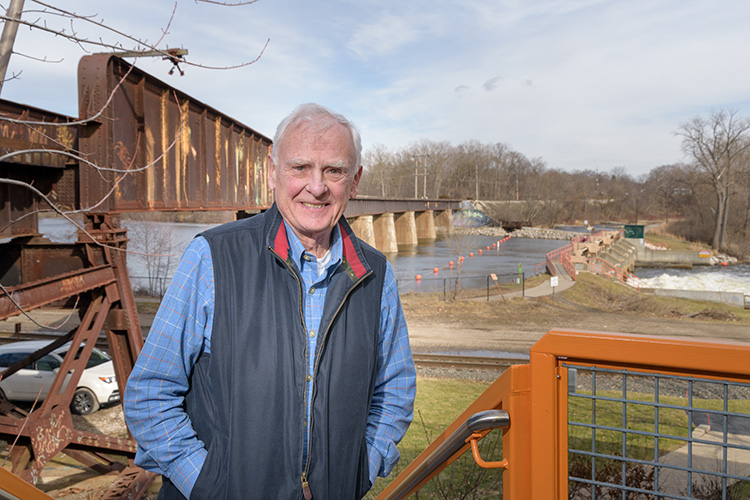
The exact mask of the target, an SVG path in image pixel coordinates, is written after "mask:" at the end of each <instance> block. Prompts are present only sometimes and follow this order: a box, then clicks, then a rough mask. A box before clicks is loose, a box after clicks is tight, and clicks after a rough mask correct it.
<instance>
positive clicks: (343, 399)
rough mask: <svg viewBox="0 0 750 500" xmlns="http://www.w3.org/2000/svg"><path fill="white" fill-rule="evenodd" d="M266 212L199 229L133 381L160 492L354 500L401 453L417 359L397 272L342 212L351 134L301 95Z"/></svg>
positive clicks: (354, 140) (134, 404)
mask: <svg viewBox="0 0 750 500" xmlns="http://www.w3.org/2000/svg"><path fill="white" fill-rule="evenodd" d="M269 159H270V168H269V178H268V180H269V185H270V187H271V189H273V190H274V193H275V198H276V203H275V204H274V206H273V207H271V208H270V209H269V210H268V211H266V212H264V213H263V214H260V215H256V216H254V217H252V218H249V219H244V220H241V221H237V222H232V223H229V224H224V225H222V226H219V227H217V228H214V229H211V230H208V231H206V232H204V233H202V234H201V235H199V236H197V237H196V238H195V239H194V240H193V241H192V242H191V244H190V245H189V246H188V248H187V250H186V251H185V253H184V255H183V257H182V260H181V262H180V265H179V267H178V269H177V272H176V273H175V276H174V278H173V280H172V283H171V285H170V287H169V289H168V291H167V294H166V295H165V297H164V300H163V301H162V304H161V306H160V308H159V311H158V313H157V315H156V318H155V319H154V323H153V325H152V327H151V331H150V333H149V335H148V339H147V341H146V345H145V346H144V348H143V351H142V353H141V355H140V357H139V358H138V361H137V362H136V365H135V367H134V368H133V372H132V374H131V376H130V379H129V380H128V385H127V390H126V394H125V398H124V410H125V418H126V420H127V422H128V425H129V427H130V430H131V432H132V433H133V435H134V437H135V439H136V440H137V442H138V452H137V454H136V463H137V464H138V465H140V466H141V467H143V468H145V469H147V470H151V471H155V472H159V473H161V474H162V475H163V486H162V489H161V491H160V493H159V498H160V499H182V498H192V499H199V500H203V499H212V500H213V499H228V500H233V499H238V500H240V499H251V498H259V499H260V498H262V499H264V500H270V499H273V500H277V499H294V500H299V499H302V498H305V499H308V500H309V499H311V498H315V499H317V500H342V499H358V498H361V497H363V496H364V495H365V493H366V492H367V491H368V490H369V489H370V487H371V486H372V483H373V482H374V480H375V478H376V477H377V476H378V475H380V476H386V475H388V474H389V473H390V471H391V469H392V468H393V466H394V465H395V464H396V462H397V461H398V459H399V452H398V449H397V448H396V445H397V444H398V442H399V441H400V440H401V438H402V437H403V435H404V433H405V432H406V429H407V428H408V426H409V423H410V422H411V418H412V413H413V401H414V394H415V371H414V364H413V361H412V356H411V349H410V347H409V340H408V335H407V329H406V324H405V321H404V316H403V311H402V309H401V303H400V300H399V297H398V290H397V287H396V284H395V279H394V276H393V270H392V269H391V267H390V264H388V261H387V260H386V259H385V257H384V256H383V255H382V254H381V253H380V252H378V251H376V250H374V249H373V248H371V247H370V246H368V245H367V244H365V243H363V242H361V241H360V240H359V239H358V238H357V237H356V236H355V235H354V234H353V232H352V230H351V228H350V227H349V225H348V224H347V222H346V219H345V218H344V217H343V214H344V210H345V209H346V205H347V203H348V200H349V198H354V197H355V196H356V194H357V186H358V184H359V179H360V177H361V176H362V167H361V166H360V160H361V142H360V138H359V132H358V131H357V129H356V128H355V127H354V126H353V124H351V123H350V122H349V121H348V120H347V119H346V118H344V117H343V116H341V115H338V114H335V113H333V112H332V111H330V110H329V109H327V108H325V107H323V106H319V105H316V104H307V105H302V106H300V107H298V108H297V109H295V110H294V111H293V112H292V114H291V115H290V116H288V117H287V118H285V119H284V120H283V121H282V122H281V124H279V127H278V129H277V131H276V136H275V137H274V148H273V153H272V155H271V156H270V158H269Z"/></svg>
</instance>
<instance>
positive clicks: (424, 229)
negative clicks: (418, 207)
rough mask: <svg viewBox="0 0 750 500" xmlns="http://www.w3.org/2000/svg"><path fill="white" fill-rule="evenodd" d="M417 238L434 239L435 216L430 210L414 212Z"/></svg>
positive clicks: (435, 236) (435, 235)
mask: <svg viewBox="0 0 750 500" xmlns="http://www.w3.org/2000/svg"><path fill="white" fill-rule="evenodd" d="M416 223H417V238H418V239H419V240H424V241H435V239H436V238H437V234H436V233H435V217H434V216H433V211H432V210H425V211H424V212H417V213H416Z"/></svg>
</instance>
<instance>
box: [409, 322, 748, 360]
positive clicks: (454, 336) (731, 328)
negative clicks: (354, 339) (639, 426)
mask: <svg viewBox="0 0 750 500" xmlns="http://www.w3.org/2000/svg"><path fill="white" fill-rule="evenodd" d="M407 323H408V324H409V337H410V339H411V344H412V349H413V350H414V351H415V352H432V351H441V350H492V351H505V352H522V353H528V352H529V349H530V348H531V346H532V345H534V343H535V342H536V341H537V340H539V339H540V338H541V337H542V336H543V335H544V334H545V333H547V331H549V330H551V329H555V328H566V329H575V330H587V331H603V332H619V333H637V334H643V335H667V336H678V337H695V338H703V339H709V338H713V339H723V340H735V341H743V342H750V326H748V325H732V324H717V323H713V324H707V323H699V322H691V321H685V320H679V319H668V318H644V317H638V316H629V315H624V314H616V313H606V312H592V313H585V312H581V313H579V314H573V315H566V316H565V317H561V318H560V319H559V323H557V324H554V325H550V326H539V325H529V324H527V325H522V324H505V325H504V324H497V325H492V326H486V325H482V326H480V327H477V326H473V325H472V324H471V323H470V322H458V323H452V324H445V323H440V322H431V321H426V320H423V319H418V320H412V321H409V319H408V318H407Z"/></svg>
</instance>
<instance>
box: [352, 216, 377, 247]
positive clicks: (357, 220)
mask: <svg viewBox="0 0 750 500" xmlns="http://www.w3.org/2000/svg"><path fill="white" fill-rule="evenodd" d="M372 218H373V217H372V215H360V216H359V217H354V218H353V219H348V222H349V225H350V226H352V231H354V234H356V235H357V237H358V238H359V239H360V240H362V241H364V242H365V243H367V244H368V245H372V246H374V247H376V245H375V228H374V226H373V221H372ZM376 248H377V247H376Z"/></svg>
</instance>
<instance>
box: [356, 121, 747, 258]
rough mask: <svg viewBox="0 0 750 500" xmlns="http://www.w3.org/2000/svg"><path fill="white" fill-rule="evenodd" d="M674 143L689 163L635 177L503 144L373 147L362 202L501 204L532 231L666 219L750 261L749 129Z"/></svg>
mask: <svg viewBox="0 0 750 500" xmlns="http://www.w3.org/2000/svg"><path fill="white" fill-rule="evenodd" d="M675 134H676V135H677V136H678V137H680V138H681V139H682V147H683V151H684V153H685V158H684V160H685V161H684V162H679V163H675V164H671V165H662V166H657V167H654V168H653V169H652V170H651V171H650V172H648V173H647V174H644V175H641V176H638V177H634V176H632V175H630V174H628V172H627V169H626V168H625V167H616V168H613V169H610V170H608V171H599V170H580V171H573V172H568V171H563V170H559V169H555V168H549V167H548V166H547V165H546V163H545V162H544V160H542V159H540V158H529V157H527V156H525V155H524V154H522V153H520V152H518V151H515V150H513V149H512V148H511V147H510V146H508V145H506V144H502V143H495V144H485V143H480V142H477V141H467V142H464V143H461V144H458V145H453V144H451V143H449V142H446V141H442V142H436V141H430V140H427V139H424V140H421V141H419V142H416V143H413V144H411V145H410V146H408V147H406V148H403V149H401V150H389V149H388V148H387V147H386V146H384V145H376V146H374V147H373V148H371V149H370V150H368V151H366V152H365V155H364V162H365V169H366V174H365V175H364V176H363V177H362V182H361V185H360V194H361V195H364V196H373V197H386V198H414V197H416V198H423V197H425V198H431V199H435V198H442V199H462V200H467V199H468V200H472V199H480V200H497V201H504V202H507V206H508V211H507V212H508V213H509V216H510V217H512V218H515V219H517V220H523V221H528V222H531V223H532V224H535V225H554V224H561V223H573V222H577V223H581V222H583V221H589V223H594V222H605V221H618V222H625V223H636V222H637V223H648V221H655V220H665V221H667V222H671V223H672V229H673V231H675V232H676V233H677V234H678V235H681V236H684V237H686V238H688V239H690V240H696V241H703V242H706V243H710V244H711V245H712V246H713V248H715V249H717V250H718V249H721V250H727V251H731V252H733V253H737V254H739V255H750V120H749V119H748V118H746V117H742V116H740V115H739V113H738V112H736V111H726V110H718V111H714V112H712V113H710V114H709V115H708V116H705V117H703V116H697V117H695V118H692V119H690V120H688V121H687V122H685V123H683V124H681V125H679V126H678V128H677V130H676V132H675Z"/></svg>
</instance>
